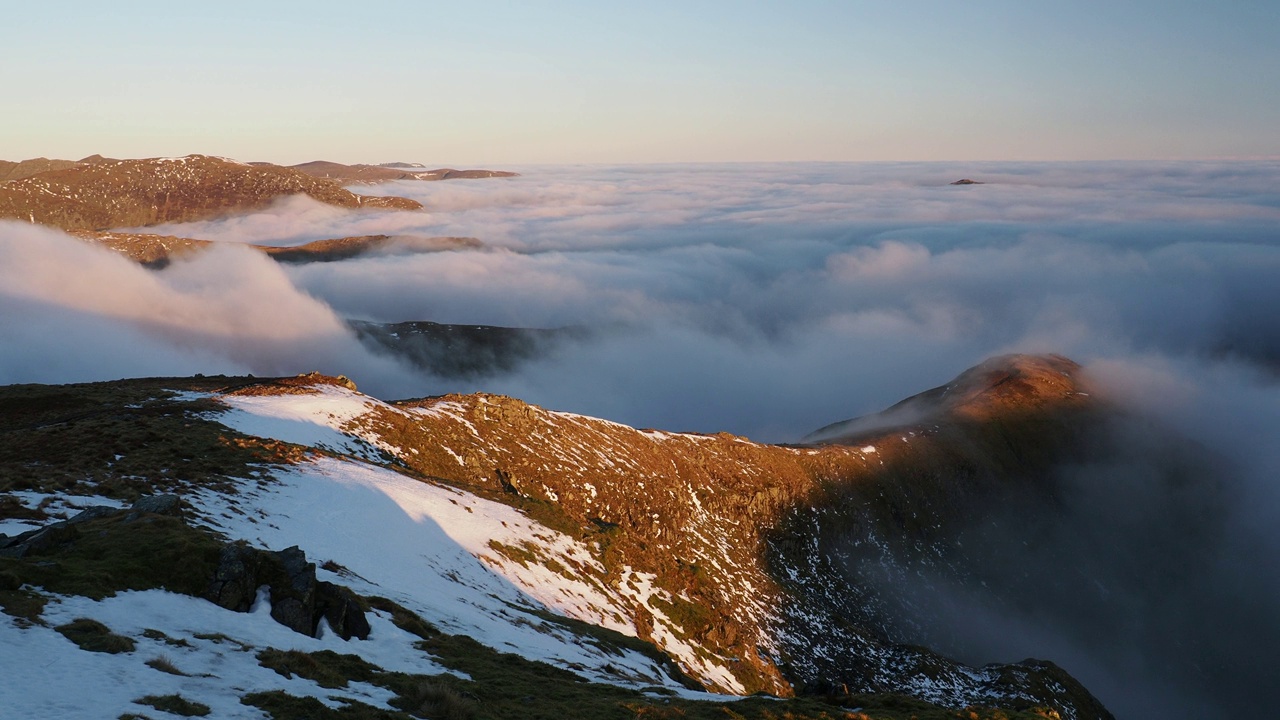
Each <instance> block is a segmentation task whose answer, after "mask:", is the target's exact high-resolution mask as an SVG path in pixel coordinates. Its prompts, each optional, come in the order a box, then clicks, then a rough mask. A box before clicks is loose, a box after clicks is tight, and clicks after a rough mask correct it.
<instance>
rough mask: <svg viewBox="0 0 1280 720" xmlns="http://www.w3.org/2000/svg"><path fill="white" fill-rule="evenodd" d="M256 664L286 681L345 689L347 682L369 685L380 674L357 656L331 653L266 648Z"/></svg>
mask: <svg viewBox="0 0 1280 720" xmlns="http://www.w3.org/2000/svg"><path fill="white" fill-rule="evenodd" d="M258 664H259V665H261V666H262V667H265V668H270V669H272V670H275V671H276V672H277V673H279V674H281V675H283V676H285V677H286V678H291V677H293V676H294V675H297V676H299V677H304V678H307V679H308V680H313V681H315V683H316V684H317V685H319V686H320V687H325V688H344V687H346V686H347V683H348V682H370V681H372V680H374V679H375V677H376V675H377V674H378V673H380V672H382V671H381V669H380V668H378V667H377V666H375V665H371V664H369V663H368V662H366V661H365V660H364V659H363V658H361V657H360V656H358V655H342V654H339V653H336V652H333V651H332V650H321V651H319V652H314V653H305V652H302V651H300V650H276V649H275V648H267V649H266V650H263V651H262V652H260V653H258Z"/></svg>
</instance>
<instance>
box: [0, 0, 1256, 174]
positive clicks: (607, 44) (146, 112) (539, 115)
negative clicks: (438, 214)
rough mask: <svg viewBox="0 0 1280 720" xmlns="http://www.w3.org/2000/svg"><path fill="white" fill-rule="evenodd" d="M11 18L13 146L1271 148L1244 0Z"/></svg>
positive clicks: (544, 157)
mask: <svg viewBox="0 0 1280 720" xmlns="http://www.w3.org/2000/svg"><path fill="white" fill-rule="evenodd" d="M6 24H7V26H8V27H9V28H10V30H11V32H10V35H11V41H10V42H8V43H6V44H5V46H4V47H3V48H0V81H3V82H4V85H5V87H6V88H8V89H9V94H10V99H9V104H8V106H7V109H8V112H6V113H5V114H4V116H3V117H0V157H2V158H7V159H13V160H19V159H23V158H28V157H37V156H41V155H43V156H47V157H65V158H69V159H78V158H80V157H85V156H88V155H90V154H93V153H101V154H103V155H108V156H122V157H145V156H151V155H183V154H188V153H192V152H199V153H207V154H215V155H222V156H226V157H235V158H239V159H244V160H259V159H260V160H266V161H272V162H278V163H283V164H295V163H300V162H307V161H310V160H315V159H317V158H323V159H330V160H335V161H339V162H348V163H350V162H387V161H393V160H403V159H411V160H421V161H423V162H431V163H437V162H438V163H441V164H468V165H492V164H503V163H515V164H528V163H533V162H539V163H543V162H575V163H576V162H594V163H601V162H603V163H643V162H670V161H677V162H682V161H683V162H721V161H823V160H904V161H905V160H912V161H914V160H942V159H979V158H980V159H987V160H1025V159H1042V160H1084V159H1097V158H1104V159H1109V158H1116V159H1151V158H1175V159H1196V158H1209V157H1254V158H1256V157H1274V156H1276V155H1280V138H1278V137H1277V135H1276V133H1275V132H1274V128H1275V127H1276V126H1278V125H1280V92H1278V90H1280V62H1277V61H1276V51H1275V49H1274V38H1275V37H1276V36H1277V35H1280V9H1278V8H1277V6H1276V5H1275V4H1274V3H1266V2H1259V1H1256V0H1248V1H1241V2H1233V3H1230V4H1228V5H1222V4H1219V5H1205V4H1201V3H1187V2H1176V3H1169V2H1156V1H1155V0H1141V1H1140V2H1130V3H1124V4H1122V5H1117V4H1115V3H1102V2H1086V3H1084V4H1081V3H1075V4H1072V5H1043V4H1036V3H1033V4H1028V3H1018V2H1010V1H1007V0H986V1H983V2H973V3H966V4H965V5H963V6H958V5H955V4H954V3H946V2H939V1H932V0H931V1H929V2H918V3H911V4H910V5H892V4H884V3H873V2H848V3H830V2H817V1H809V2H799V3H788V4H786V5H785V6H783V5H771V4H767V3H756V4H742V3H730V2H723V1H718V0H717V1H713V2H704V3H696V4H689V3H677V2H668V1H665V0H664V1H662V2H653V3H645V4H644V5H639V6H626V7H623V6H616V5H609V6H602V5H599V4H597V3H587V2H582V1H581V0H552V1H548V2H542V3H537V4H528V3H511V2H506V3H497V4H485V5H484V6H483V7H482V6H478V5H469V4H465V3H464V4H457V3H409V2H403V1H390V0H387V1H383V2H373V3H366V4H364V5H361V6H360V7H359V8H354V7H349V6H332V5H325V4H316V3H296V2H278V3H266V4H264V3H248V2H224V3H219V4H217V5H216V6H195V5H174V4H172V3H168V4H162V3H159V2H155V1H154V0H128V1H125V2H120V3H114V4H112V5H110V6H105V5H104V6H96V5H86V4H84V3H75V2H66V1H65V0H63V1H58V0H50V1H48V2H42V3H23V4H21V6H20V7H14V8H10V9H9V13H8V14H7V16H6ZM49 43H56V47H57V52H56V53H50V52H48V47H49ZM33 58H39V62H34V61H33Z"/></svg>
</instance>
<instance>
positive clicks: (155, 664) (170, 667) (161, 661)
mask: <svg viewBox="0 0 1280 720" xmlns="http://www.w3.org/2000/svg"><path fill="white" fill-rule="evenodd" d="M147 667H149V668H152V669H154V670H159V671H160V672H162V673H169V674H170V675H179V676H181V677H191V676H190V675H188V674H187V673H184V672H182V671H181V670H179V669H178V666H176V665H174V664H173V661H172V660H170V659H169V658H167V657H165V656H164V655H160V656H158V657H153V658H151V659H150V660H148V661H147Z"/></svg>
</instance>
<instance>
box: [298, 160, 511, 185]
mask: <svg viewBox="0 0 1280 720" xmlns="http://www.w3.org/2000/svg"><path fill="white" fill-rule="evenodd" d="M289 167H291V168H292V169H294V170H298V171H300V172H304V173H306V174H308V175H312V176H314V177H319V178H326V179H329V180H336V181H338V182H341V183H344V184H354V183H364V184H373V183H381V182H391V181H393V180H428V181H430V180H474V179H480V178H505V177H518V176H519V173H514V172H508V171H506V170H454V169H453V168H437V169H435V170H427V169H426V168H425V167H423V166H422V165H418V164H411V163H386V164H382V165H364V164H358V165H343V164H342V163H336V162H328V161H326V160H315V161H313V162H308V163H302V164H300V165H290V166H289Z"/></svg>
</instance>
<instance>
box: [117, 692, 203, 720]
mask: <svg viewBox="0 0 1280 720" xmlns="http://www.w3.org/2000/svg"><path fill="white" fill-rule="evenodd" d="M134 702H135V703H137V704H139V705H150V706H151V707H153V708H155V709H157V710H162V711H164V712H167V713H173V714H174V715H182V716H184V717H204V716H205V715H208V714H209V713H210V712H211V710H210V708H209V706H208V705H205V704H204V703H199V702H194V701H192V700H188V699H186V698H184V697H182V696H181V695H147V696H145V697H140V698H138V699H137V700H134Z"/></svg>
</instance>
